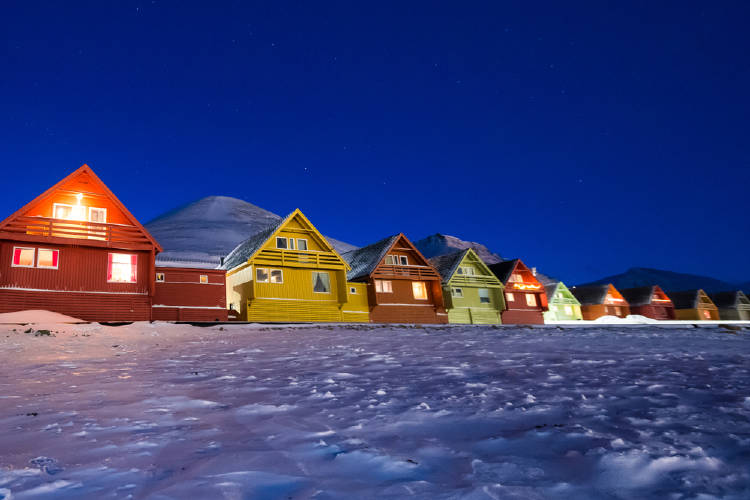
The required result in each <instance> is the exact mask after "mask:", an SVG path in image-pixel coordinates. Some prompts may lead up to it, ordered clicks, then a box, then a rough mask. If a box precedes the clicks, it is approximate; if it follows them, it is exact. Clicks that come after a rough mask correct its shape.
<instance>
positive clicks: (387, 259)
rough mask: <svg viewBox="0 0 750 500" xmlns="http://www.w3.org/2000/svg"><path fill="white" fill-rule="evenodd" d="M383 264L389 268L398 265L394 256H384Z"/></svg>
mask: <svg viewBox="0 0 750 500" xmlns="http://www.w3.org/2000/svg"><path fill="white" fill-rule="evenodd" d="M385 263H386V265H389V266H394V265H396V264H398V259H397V257H396V256H395V255H386V256H385Z"/></svg>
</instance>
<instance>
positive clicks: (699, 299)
mask: <svg viewBox="0 0 750 500" xmlns="http://www.w3.org/2000/svg"><path fill="white" fill-rule="evenodd" d="M704 299H707V300H704ZM700 304H703V305H709V306H712V307H713V308H716V304H714V301H713V300H711V297H709V296H708V294H707V293H706V292H705V291H704V290H703V289H702V288H699V289H698V290H697V293H696V294H695V307H696V308H697V307H698V306H699V305H700Z"/></svg>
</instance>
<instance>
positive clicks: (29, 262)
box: [13, 248, 34, 267]
mask: <svg viewBox="0 0 750 500" xmlns="http://www.w3.org/2000/svg"><path fill="white" fill-rule="evenodd" d="M13 265H14V266H22V267H34V249H33V248H14V249H13Z"/></svg>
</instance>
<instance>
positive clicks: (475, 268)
mask: <svg viewBox="0 0 750 500" xmlns="http://www.w3.org/2000/svg"><path fill="white" fill-rule="evenodd" d="M429 260H430V264H432V265H433V266H434V267H435V269H437V271H438V273H440V278H441V280H442V283H443V300H444V302H445V309H446V310H447V311H448V322H449V323H464V324H485V325H486V324H499V323H500V322H501V321H500V313H501V312H502V311H503V310H504V309H505V299H504V298H503V288H504V287H503V284H502V282H501V281H500V280H499V279H498V278H497V276H495V275H494V273H493V272H492V271H490V269H489V268H488V267H487V264H485V263H484V262H483V261H482V259H480V258H479V256H478V255H477V254H476V253H475V252H474V250H472V249H471V248H467V249H466V250H460V251H458V252H454V253H451V254H448V255H441V256H438V257H433V258H431V259H429Z"/></svg>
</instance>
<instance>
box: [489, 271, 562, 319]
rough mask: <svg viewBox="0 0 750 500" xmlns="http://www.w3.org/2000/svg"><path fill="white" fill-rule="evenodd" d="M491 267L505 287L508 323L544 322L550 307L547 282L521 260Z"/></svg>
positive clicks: (505, 312)
mask: <svg viewBox="0 0 750 500" xmlns="http://www.w3.org/2000/svg"><path fill="white" fill-rule="evenodd" d="M489 268H490V270H491V271H492V272H493V273H494V274H495V276H497V277H498V279H499V280H500V282H501V283H502V284H503V286H504V287H505V289H504V292H503V293H504V295H505V310H504V311H503V312H502V315H501V316H502V322H503V323H505V324H543V323H544V315H543V313H544V311H546V310H547V309H548V307H547V293H546V292H545V290H544V285H542V283H541V282H540V281H539V280H538V279H537V278H536V276H534V273H533V272H532V271H531V270H530V269H529V268H528V267H526V265H525V264H524V263H523V262H522V261H521V259H513V260H507V261H503V262H498V263H497V264H491V265H490V266H489Z"/></svg>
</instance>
